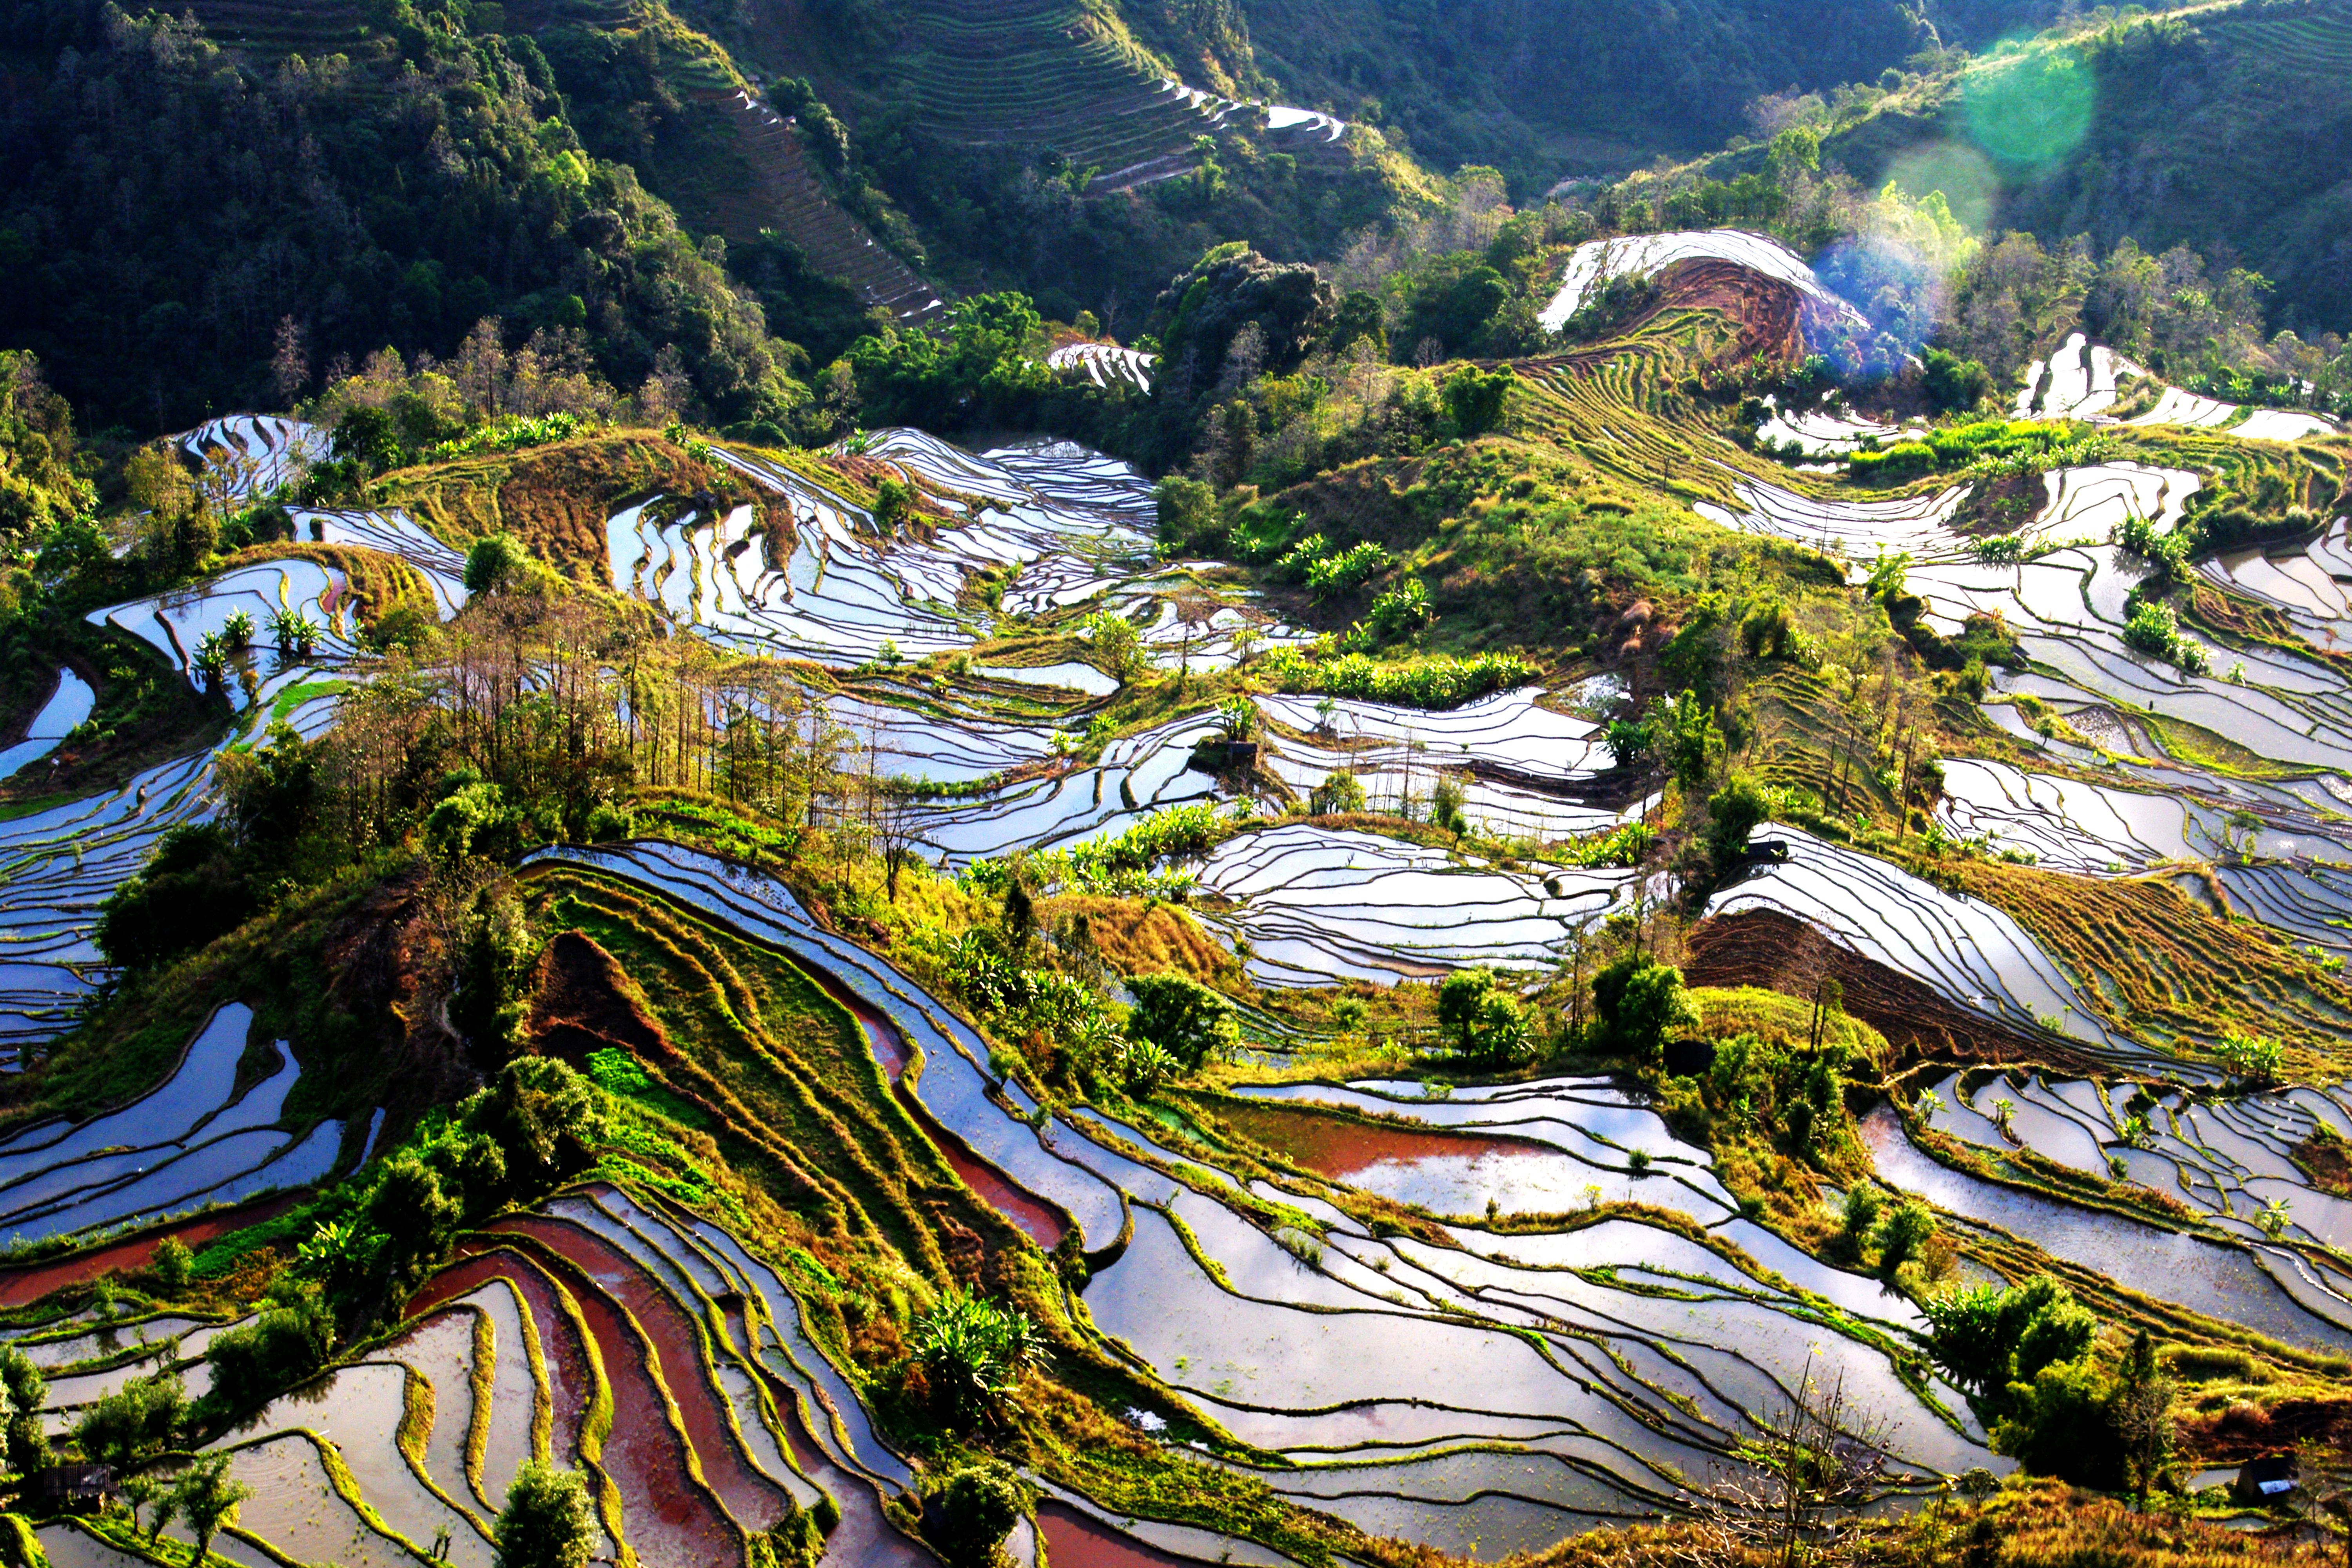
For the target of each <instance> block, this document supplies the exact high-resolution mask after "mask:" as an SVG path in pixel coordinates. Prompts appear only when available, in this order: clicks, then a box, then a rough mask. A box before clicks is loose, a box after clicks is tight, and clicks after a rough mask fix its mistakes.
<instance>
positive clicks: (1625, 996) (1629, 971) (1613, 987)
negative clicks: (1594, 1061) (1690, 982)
mask: <svg viewBox="0 0 2352 1568" xmlns="http://www.w3.org/2000/svg"><path fill="white" fill-rule="evenodd" d="M1592 1016H1593V1022H1594V1025H1595V1026H1596V1030H1597V1033H1596V1036H1595V1041H1594V1043H1595V1044H1597V1045H1598V1046H1600V1047H1601V1049H1603V1050H1605V1051H1614V1052H1617V1053H1620V1054H1622V1055H1624V1056H1629V1057H1632V1058H1635V1059H1636V1060H1638V1061H1642V1062H1644V1063H1648V1064H1654V1063H1656V1062H1657V1061H1658V1060H1659V1059H1660V1058H1661V1057H1662V1055H1663V1054H1664V1050H1665V1048H1666V1042H1667V1041H1668V1040H1669V1039H1671V1038H1673V1037H1674V1036H1675V1034H1676V1033H1677V1032H1678V1031H1680V1030H1682V1029H1685V1028H1688V1027H1690V1026H1692V1025H1693V1024H1695V1023H1696V1021H1697V1015H1696V1014H1695V1013H1694V1012H1693V1011H1692V1010H1691V1005H1690V997H1689V996H1688V995H1687V994H1685V991H1684V989H1683V972H1682V971H1681V970H1679V969H1676V968H1675V967H1674V966H1673V965H1672V964H1665V963H1658V962H1657V961H1656V960H1655V959H1652V958H1649V957H1645V956H1643V955H1642V954H1640V953H1627V954H1626V955H1625V956H1624V957H1622V958H1621V959H1619V960H1617V962H1615V963H1612V964H1611V965H1609V967H1608V968H1606V969H1603V970H1602V971H1601V973H1599V974H1597V975H1595V976H1593V979H1592Z"/></svg>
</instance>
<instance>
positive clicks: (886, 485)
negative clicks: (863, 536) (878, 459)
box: [874, 479, 915, 539]
mask: <svg viewBox="0 0 2352 1568" xmlns="http://www.w3.org/2000/svg"><path fill="white" fill-rule="evenodd" d="M914 512H915V487H914V486H912V485H910V484H907V483H904V482H902V481H901V480H898V479H884V480H881V481H880V482H879V483H877V485H875V487H874V526H875V527H876V528H877V530H879V531H881V534H882V536H883V537H884V538H885V539H892V538H896V537H897V536H898V529H899V526H900V525H901V524H903V523H904V522H905V521H907V519H908V518H909V517H911V516H913V515H914Z"/></svg>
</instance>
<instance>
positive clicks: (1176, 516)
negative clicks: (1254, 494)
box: [1152, 474, 1228, 554]
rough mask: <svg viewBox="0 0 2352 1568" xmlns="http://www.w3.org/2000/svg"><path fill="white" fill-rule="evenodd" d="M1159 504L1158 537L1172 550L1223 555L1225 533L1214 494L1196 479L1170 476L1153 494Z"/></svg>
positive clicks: (1226, 538)
mask: <svg viewBox="0 0 2352 1568" xmlns="http://www.w3.org/2000/svg"><path fill="white" fill-rule="evenodd" d="M1152 493H1153V495H1154V496H1155V497H1156V498H1157V500H1159V502H1160V540H1161V542H1164V543H1165V544H1167V545H1168V546H1169V548H1170V549H1171V550H1172V551H1176V552H1198V553H1204V554H1222V553H1223V552H1224V550H1225V547H1226V544H1227V542H1228V536H1227V531H1226V530H1225V528H1224V527H1223V525H1222V524H1221V523H1220V522H1219V521H1217V492H1216V491H1215V490H1214V489H1212V488H1211V487H1210V486H1208V485H1205V484H1202V482H1201V481H1200V480H1198V479H1186V478H1184V477H1183V476H1182V475H1181V474H1171V475H1169V476H1168V477H1167V478H1166V479H1162V480H1160V487H1159V489H1156V490H1155V491H1153V492H1152Z"/></svg>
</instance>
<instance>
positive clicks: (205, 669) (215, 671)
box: [196, 632, 229, 691]
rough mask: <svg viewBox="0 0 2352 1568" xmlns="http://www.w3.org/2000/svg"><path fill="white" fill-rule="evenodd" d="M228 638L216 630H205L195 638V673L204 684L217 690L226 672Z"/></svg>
mask: <svg viewBox="0 0 2352 1568" xmlns="http://www.w3.org/2000/svg"><path fill="white" fill-rule="evenodd" d="M228 659H229V646H228V639H227V638H226V637H223V636H221V634H220V633H218V632H206V633H205V635H204V636H202V637H198V638H197V639H196V673H197V674H198V675H201V676H203V677H204V678H205V685H207V686H209V687H211V688H212V689H214V690H215V691H218V690H219V689H220V686H221V679H222V677H224V676H226V674H227V673H228Z"/></svg>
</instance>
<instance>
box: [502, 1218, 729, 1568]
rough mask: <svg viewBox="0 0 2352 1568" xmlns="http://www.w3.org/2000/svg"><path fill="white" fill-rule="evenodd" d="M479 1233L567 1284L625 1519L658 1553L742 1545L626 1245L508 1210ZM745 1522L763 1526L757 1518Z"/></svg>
mask: <svg viewBox="0 0 2352 1568" xmlns="http://www.w3.org/2000/svg"><path fill="white" fill-rule="evenodd" d="M484 1234H485V1235H487V1236H491V1237H500V1238H502V1239H508V1240H510V1241H513V1242H515V1243H518V1244H520V1245H521V1246H523V1247H528V1248H529V1249H530V1251H532V1252H533V1253H534V1254H538V1255H541V1257H542V1258H544V1260H545V1266H546V1267H547V1268H548V1270H549V1271H550V1272H551V1273H552V1274H554V1275H555V1276H556V1277H557V1278H558V1279H564V1280H566V1281H567V1283H569V1284H570V1285H571V1286H572V1296H573V1299H574V1300H576V1301H577V1302H578V1303H579V1307H580V1311H581V1315H582V1317H583V1319H584V1320H585V1321H586V1322H587V1325H588V1327H589V1330H590V1331H591V1333H592V1335H593V1339H594V1341H595V1342H596V1344H597V1346H598V1350H599V1354H600V1357H601V1359H602V1361H603V1363H604V1368H605V1372H606V1374H607V1376H608V1377H609V1379H610V1383H611V1387H612V1392H613V1426H612V1434H611V1437H610V1440H609V1442H608V1443H607V1444H606V1445H605V1451H604V1456H603V1462H604V1468H605V1471H606V1473H607V1474H609V1475H611V1476H612V1477H613V1479H614V1481H615V1482H616V1483H619V1484H620V1485H621V1489H622V1493H623V1502H624V1512H623V1521H624V1527H625V1530H626V1531H628V1532H629V1533H630V1535H632V1536H633V1537H634V1538H635V1541H636V1542H643V1543H645V1544H644V1545H643V1548H642V1550H643V1551H644V1552H649V1553H655V1554H656V1560H657V1561H658V1560H661V1559H662V1558H663V1557H666V1556H667V1555H668V1554H669V1553H672V1552H687V1553H688V1554H689V1556H688V1561H694V1562H716V1561H720V1560H722V1559H726V1558H731V1557H733V1556H735V1555H737V1554H740V1552H741V1551H742V1530H743V1528H744V1527H742V1526H740V1525H739V1524H738V1523H737V1522H736V1521H735V1520H734V1518H733V1516H732V1514H731V1512H730V1510H729V1508H728V1505H727V1502H726V1500H724V1499H723V1498H722V1497H721V1495H720V1494H719V1491H718V1490H717V1489H714V1488H713V1487H712V1486H711V1484H710V1482H709V1479H707V1477H706V1471H705V1468H704V1465H703V1462H702V1459H701V1457H700V1455H699V1453H698V1448H697V1447H696V1444H695V1440H694V1433H693V1430H692V1427H691V1426H689V1424H688V1419H687V1417H686V1415H685V1413H684V1412H683V1411H682V1410H681V1409H680V1407H679V1405H678V1401H677V1396H676V1394H675V1393H674V1391H673V1389H672V1388H671V1386H670V1384H668V1383H667V1381H666V1379H665V1378H664V1376H663V1372H662V1364H663V1363H662V1356H661V1352H660V1350H659V1347H658V1345H657V1343H656V1340H655V1339H654V1337H653V1336H652V1335H651V1334H650V1333H648V1332H647V1331H646V1329H645V1327H644V1326H643V1324H642V1323H641V1322H640V1321H639V1320H638V1318H637V1316H636V1314H635V1310H634V1309H635V1306H636V1305H637V1304H638V1303H640V1302H642V1301H644V1300H646V1299H647V1298H648V1297H649V1296H650V1295H651V1293H652V1291H653V1290H654V1289H656V1288H655V1287H654V1286H653V1285H652V1284H651V1283H650V1282H648V1281H646V1280H645V1279H644V1278H643V1276H642V1274H641V1272H640V1271H639V1269H638V1268H637V1266H636V1264H635V1262H634V1261H633V1260H631V1259H630V1258H627V1257H626V1255H625V1254H623V1253H621V1252H619V1251H618V1250H617V1249H615V1248H614V1247H611V1246H610V1245H609V1244H608V1243H605V1242H604V1241H602V1240H600V1239H598V1238H597V1237H593V1236H591V1235H590V1234H589V1233H587V1232H585V1231H583V1230H581V1229H579V1228H578V1227H577V1226H572V1225H569V1224H566V1223H564V1222H562V1221H559V1220H553V1219H548V1218H543V1217H541V1216H539V1215H516V1216H510V1217H508V1218H505V1219H501V1220H499V1221H497V1222H495V1223H494V1224H493V1225H492V1226H490V1228H489V1229H488V1231H487V1232H485V1233H484ZM625 1298H629V1299H628V1300H625ZM673 1311H674V1309H673ZM673 1350H674V1351H676V1350H677V1346H675V1345H673ZM684 1353H688V1354H691V1353H692V1352H684ZM721 1425H723V1424H721ZM729 1479H733V1478H732V1477H731V1476H730V1478H729ZM632 1492H634V1493H635V1495H634V1497H633V1496H631V1495H630V1494H631V1493H632ZM749 1528H752V1529H764V1528H765V1521H762V1522H761V1523H758V1524H754V1525H751V1526H750V1527H749ZM656 1542H657V1544H656Z"/></svg>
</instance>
